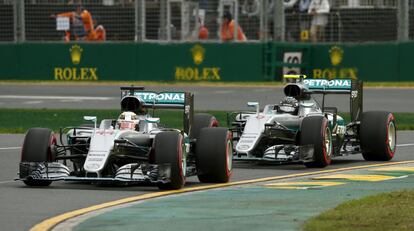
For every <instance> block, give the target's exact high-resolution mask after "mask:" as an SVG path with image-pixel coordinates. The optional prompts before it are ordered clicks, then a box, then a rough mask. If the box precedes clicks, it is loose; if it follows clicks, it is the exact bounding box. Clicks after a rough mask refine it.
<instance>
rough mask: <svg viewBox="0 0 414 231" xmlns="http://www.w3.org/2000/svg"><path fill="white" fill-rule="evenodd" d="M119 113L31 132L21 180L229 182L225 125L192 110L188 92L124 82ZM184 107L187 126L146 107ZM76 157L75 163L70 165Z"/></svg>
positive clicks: (168, 184) (168, 185)
mask: <svg viewBox="0 0 414 231" xmlns="http://www.w3.org/2000/svg"><path fill="white" fill-rule="evenodd" d="M121 92H122V94H121V109H122V112H121V115H120V116H119V117H118V119H104V120H102V121H101V122H100V125H99V126H97V118H96V117H95V116H85V117H84V119H85V120H89V121H92V122H93V123H94V125H93V126H87V125H86V126H85V125H84V126H79V127H69V128H65V129H61V132H60V135H59V136H55V135H54V134H53V132H52V130H50V129H47V128H31V129H29V130H28V131H27V133H26V136H25V139H24V144H23V148H22V157H21V162H20V171H19V180H22V181H23V182H24V183H25V184H26V185H28V186H48V185H50V184H51V182H52V181H57V180H65V181H86V182H102V183H104V182H105V183H137V182H146V183H154V184H157V185H158V186H159V188H161V189H179V188H182V187H183V186H184V184H185V179H186V177H187V176H191V175H197V176H198V178H199V180H200V181H201V182H220V183H223V182H228V181H229V178H230V176H231V174H232V152H233V151H232V143H231V140H232V138H231V133H230V131H229V130H228V128H224V127H217V125H218V122H217V120H216V119H215V117H214V116H211V115H209V114H195V115H194V113H193V102H194V96H193V94H191V93H188V92H160V93H157V92H149V91H144V88H143V87H122V88H121ZM158 109H181V110H182V111H183V121H184V124H183V130H182V131H181V130H178V129H172V128H166V127H164V126H163V125H162V124H160V119H159V118H154V117H152V116H151V115H150V114H149V113H147V111H148V110H158ZM69 163H71V164H69Z"/></svg>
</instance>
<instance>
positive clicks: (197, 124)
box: [190, 113, 218, 139]
mask: <svg viewBox="0 0 414 231" xmlns="http://www.w3.org/2000/svg"><path fill="white" fill-rule="evenodd" d="M217 126H218V120H217V119H216V117H214V116H212V115H210V114H207V113H197V114H195V115H194V120H193V124H192V126H191V131H190V139H198V137H199V136H200V131H201V129H203V128H211V127H217Z"/></svg>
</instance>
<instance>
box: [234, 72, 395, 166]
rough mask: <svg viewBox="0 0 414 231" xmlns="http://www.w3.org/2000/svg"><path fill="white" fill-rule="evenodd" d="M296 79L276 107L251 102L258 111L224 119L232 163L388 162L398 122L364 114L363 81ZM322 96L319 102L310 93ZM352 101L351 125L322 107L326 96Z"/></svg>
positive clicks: (373, 113) (376, 113) (390, 116)
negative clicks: (354, 158)
mask: <svg viewBox="0 0 414 231" xmlns="http://www.w3.org/2000/svg"><path fill="white" fill-rule="evenodd" d="M287 77H289V78H293V79H295V82H294V83H289V84H287V85H286V86H285V87H284V94H285V95H286V97H285V98H284V99H283V100H282V101H281V102H280V103H279V104H269V105H266V106H265V107H264V109H263V111H259V103H257V102H249V103H248V106H251V107H255V108H256V112H234V113H231V114H229V115H228V120H229V121H228V123H229V124H232V128H231V130H232V132H233V139H234V144H235V147H234V150H235V152H234V156H233V159H234V160H264V161H275V162H303V163H304V164H305V165H306V166H307V167H325V166H327V165H329V164H330V163H331V159H332V158H333V157H335V156H341V155H346V154H357V153H362V155H363V157H364V159H365V160H377V161H387V160H390V159H391V158H393V156H394V153H395V148H396V135H397V134H396V124H395V118H394V116H393V114H392V113H390V112H384V111H370V112H363V110H362V108H363V107H362V106H363V105H362V96H363V84H362V82H361V81H354V80H352V81H351V80H348V79H334V80H324V79H306V76H303V75H299V76H296V75H295V76H287ZM316 94H321V95H322V102H321V104H319V103H318V102H317V100H315V99H314V97H313V95H316ZM329 94H344V95H349V98H350V122H349V123H346V122H345V120H344V119H343V118H342V117H341V116H340V115H338V113H337V112H338V110H337V108H335V107H327V106H326V105H325V96H326V95H329Z"/></svg>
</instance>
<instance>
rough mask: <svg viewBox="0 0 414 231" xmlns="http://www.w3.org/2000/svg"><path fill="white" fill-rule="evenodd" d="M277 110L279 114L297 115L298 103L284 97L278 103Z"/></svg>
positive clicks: (291, 98)
mask: <svg viewBox="0 0 414 231" xmlns="http://www.w3.org/2000/svg"><path fill="white" fill-rule="evenodd" d="M278 109H279V110H278V111H279V112H284V113H291V114H297V113H298V109H299V103H298V101H297V100H296V99H295V98H293V97H286V98H284V99H283V100H282V101H281V102H280V103H279V107H278Z"/></svg>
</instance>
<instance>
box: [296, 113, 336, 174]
mask: <svg viewBox="0 0 414 231" xmlns="http://www.w3.org/2000/svg"><path fill="white" fill-rule="evenodd" d="M300 144H301V145H313V148H314V150H313V151H314V156H313V161H311V162H305V163H304V164H305V166H306V167H308V168H323V167H326V166H327V165H329V164H331V161H332V160H331V157H332V153H333V148H332V135H331V130H330V128H329V121H328V119H327V118H325V117H323V116H309V117H305V118H304V119H303V120H302V124H301V130H300Z"/></svg>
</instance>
